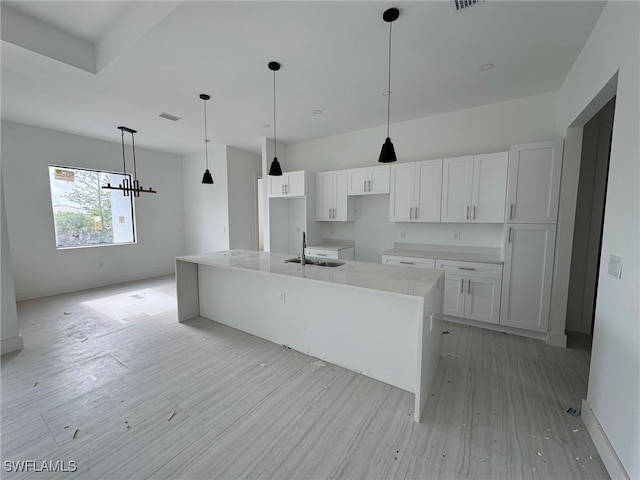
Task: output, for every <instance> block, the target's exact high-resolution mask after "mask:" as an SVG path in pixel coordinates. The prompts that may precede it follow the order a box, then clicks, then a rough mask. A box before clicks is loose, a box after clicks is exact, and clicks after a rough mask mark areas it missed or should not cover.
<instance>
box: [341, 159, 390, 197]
mask: <svg viewBox="0 0 640 480" xmlns="http://www.w3.org/2000/svg"><path fill="white" fill-rule="evenodd" d="M389 170H390V166H389V165H380V166H378V167H364V168H352V169H350V170H348V175H349V178H348V189H347V193H348V195H374V194H380V193H389Z"/></svg>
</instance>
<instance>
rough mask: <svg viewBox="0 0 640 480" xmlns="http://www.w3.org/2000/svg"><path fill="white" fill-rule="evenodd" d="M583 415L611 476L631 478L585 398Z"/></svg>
mask: <svg viewBox="0 0 640 480" xmlns="http://www.w3.org/2000/svg"><path fill="white" fill-rule="evenodd" d="M581 415H582V421H583V422H584V426H585V427H586V428H587V432H589V435H591V440H593V444H594V445H595V447H596V450H597V451H598V454H599V455H600V458H601V459H602V463H604V466H605V468H606V469H607V472H608V473H609V476H610V477H611V478H612V479H614V480H618V479H626V480H629V478H630V477H629V474H628V473H627V471H626V470H625V468H624V466H623V465H622V462H621V461H620V459H619V458H618V454H617V453H616V451H615V450H614V449H613V446H612V445H611V442H609V438H607V434H606V433H605V432H604V430H603V429H602V426H601V425H600V422H598V418H597V417H596V415H595V413H593V410H591V405H589V402H587V400H586V399H584V398H583V399H582V411H581Z"/></svg>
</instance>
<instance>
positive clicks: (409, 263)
mask: <svg viewBox="0 0 640 480" xmlns="http://www.w3.org/2000/svg"><path fill="white" fill-rule="evenodd" d="M400 263H401V264H403V265H415V263H413V262H403V261H402V260H400Z"/></svg>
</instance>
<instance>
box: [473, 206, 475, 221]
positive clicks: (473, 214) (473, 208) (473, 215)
mask: <svg viewBox="0 0 640 480" xmlns="http://www.w3.org/2000/svg"><path fill="white" fill-rule="evenodd" d="M473 219H474V220H475V219H476V206H475V205H474V206H473Z"/></svg>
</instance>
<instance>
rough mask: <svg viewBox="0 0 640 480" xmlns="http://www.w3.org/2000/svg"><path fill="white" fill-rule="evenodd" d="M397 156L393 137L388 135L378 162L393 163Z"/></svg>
mask: <svg viewBox="0 0 640 480" xmlns="http://www.w3.org/2000/svg"><path fill="white" fill-rule="evenodd" d="M396 160H397V158H396V150H395V148H393V143H391V139H390V138H389V137H387V139H386V140H385V141H384V143H383V144H382V150H381V151H380V158H379V159H378V162H380V163H391V162H395V161H396Z"/></svg>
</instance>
